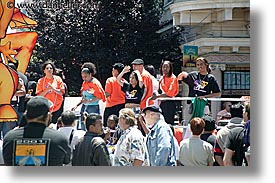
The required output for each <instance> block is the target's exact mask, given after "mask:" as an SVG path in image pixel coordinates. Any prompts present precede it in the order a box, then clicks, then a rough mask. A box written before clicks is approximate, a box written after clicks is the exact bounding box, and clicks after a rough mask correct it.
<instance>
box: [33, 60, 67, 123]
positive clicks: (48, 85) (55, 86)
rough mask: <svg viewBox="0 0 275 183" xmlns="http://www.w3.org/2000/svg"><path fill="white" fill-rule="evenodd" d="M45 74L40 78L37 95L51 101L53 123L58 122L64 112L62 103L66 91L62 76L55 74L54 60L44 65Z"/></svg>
mask: <svg viewBox="0 0 275 183" xmlns="http://www.w3.org/2000/svg"><path fill="white" fill-rule="evenodd" d="M42 71H43V72H44V74H45V76H44V77H42V78H40V79H39V80H38V82H37V86H36V92H35V93H36V95H38V96H43V97H45V98H47V99H48V100H49V101H50V102H51V104H52V105H51V108H50V112H51V113H52V121H51V122H52V123H54V124H56V123H57V118H58V117H59V116H60V115H61V113H62V112H63V108H62V107H61V106H62V103H63V100H64V98H63V95H64V93H65V87H64V83H63V81H62V79H61V77H59V76H57V75H55V74H54V73H55V65H54V63H53V62H52V61H50V60H49V61H46V62H45V63H44V64H43V65H42Z"/></svg>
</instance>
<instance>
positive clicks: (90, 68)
mask: <svg viewBox="0 0 275 183" xmlns="http://www.w3.org/2000/svg"><path fill="white" fill-rule="evenodd" d="M81 72H85V73H87V74H91V75H92V76H94V75H95V74H96V66H95V64H94V63H92V62H85V63H84V64H83V65H82V66H81Z"/></svg>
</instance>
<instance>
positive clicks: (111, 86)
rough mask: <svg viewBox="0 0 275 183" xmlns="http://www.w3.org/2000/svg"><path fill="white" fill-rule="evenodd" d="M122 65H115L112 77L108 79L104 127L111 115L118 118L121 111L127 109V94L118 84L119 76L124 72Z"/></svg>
mask: <svg viewBox="0 0 275 183" xmlns="http://www.w3.org/2000/svg"><path fill="white" fill-rule="evenodd" d="M123 68H124V65H123V64H122V63H115V64H114V65H113V70H112V77H110V78H108V79H107V81H106V85H105V94H106V97H107V100H106V107H105V110H104V116H103V120H104V126H107V119H108V117H109V116H110V115H112V114H115V115H116V116H118V114H119V111H120V109H122V108H124V107H125V93H124V92H123V91H122V89H121V86H120V85H119V83H118V82H117V76H118V75H119V73H121V71H122V70H123Z"/></svg>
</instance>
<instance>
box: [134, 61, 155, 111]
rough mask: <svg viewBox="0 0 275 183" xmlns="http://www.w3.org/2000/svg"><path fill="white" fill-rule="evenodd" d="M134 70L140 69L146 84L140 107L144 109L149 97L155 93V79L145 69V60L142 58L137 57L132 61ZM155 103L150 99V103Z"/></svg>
mask: <svg viewBox="0 0 275 183" xmlns="http://www.w3.org/2000/svg"><path fill="white" fill-rule="evenodd" d="M131 65H132V67H133V70H134V71H136V70H138V71H139V73H140V75H141V78H142V82H143V84H144V86H145V92H144V93H145V94H144V97H143V98H142V100H141V101H140V109H141V110H142V109H144V108H145V107H146V106H147V104H146V103H147V99H149V98H150V97H151V96H152V94H153V80H152V76H151V74H150V73H149V72H148V71H146V70H145V69H144V61H143V60H142V59H139V58H138V59H135V60H134V61H133V62H132V63H131ZM152 104H154V101H152V100H149V101H148V105H152Z"/></svg>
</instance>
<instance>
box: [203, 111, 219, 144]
mask: <svg viewBox="0 0 275 183" xmlns="http://www.w3.org/2000/svg"><path fill="white" fill-rule="evenodd" d="M202 119H203V121H204V122H205V127H204V131H203V132H202V134H201V136H200V138H201V140H204V141H206V142H208V143H210V144H211V145H212V146H213V147H214V143H215V140H216V135H215V131H216V128H217V125H216V121H215V119H214V118H213V117H212V116H208V115H205V116H203V117H202Z"/></svg>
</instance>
